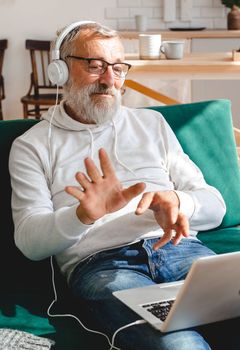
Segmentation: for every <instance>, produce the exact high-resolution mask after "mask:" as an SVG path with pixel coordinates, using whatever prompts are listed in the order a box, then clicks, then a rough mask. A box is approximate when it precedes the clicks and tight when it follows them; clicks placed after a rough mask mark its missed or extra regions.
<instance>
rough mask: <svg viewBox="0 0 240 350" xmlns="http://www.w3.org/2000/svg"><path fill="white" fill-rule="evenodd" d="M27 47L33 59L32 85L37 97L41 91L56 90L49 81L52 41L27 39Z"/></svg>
mask: <svg viewBox="0 0 240 350" xmlns="http://www.w3.org/2000/svg"><path fill="white" fill-rule="evenodd" d="M25 44H26V45H25V47H26V49H27V50H29V53H30V58H31V66H32V72H31V83H32V88H33V91H34V94H35V95H38V94H39V90H40V89H56V87H55V86H54V85H52V84H51V82H50V81H49V79H48V75H47V67H48V65H49V63H50V48H51V41H49V40H31V39H27V40H26V43H25Z"/></svg>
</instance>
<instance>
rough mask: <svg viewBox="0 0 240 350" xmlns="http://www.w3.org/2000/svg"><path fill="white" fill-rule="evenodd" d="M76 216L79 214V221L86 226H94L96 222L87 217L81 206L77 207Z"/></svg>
mask: <svg viewBox="0 0 240 350" xmlns="http://www.w3.org/2000/svg"><path fill="white" fill-rule="evenodd" d="M76 214H77V217H78V220H79V221H81V223H83V224H84V225H93V224H94V220H91V219H90V218H89V217H88V216H87V215H86V213H85V212H84V210H83V209H82V208H81V206H78V207H77V210H76Z"/></svg>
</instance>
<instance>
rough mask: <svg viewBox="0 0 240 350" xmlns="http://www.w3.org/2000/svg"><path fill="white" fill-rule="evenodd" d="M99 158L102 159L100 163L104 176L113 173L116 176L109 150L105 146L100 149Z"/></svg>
mask: <svg viewBox="0 0 240 350" xmlns="http://www.w3.org/2000/svg"><path fill="white" fill-rule="evenodd" d="M99 160H100V165H101V169H102V173H103V176H104V177H108V176H112V175H114V176H115V170H114V168H113V166H112V163H111V161H110V159H109V157H108V155H107V152H106V151H105V149H103V148H100V150H99Z"/></svg>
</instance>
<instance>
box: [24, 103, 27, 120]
mask: <svg viewBox="0 0 240 350" xmlns="http://www.w3.org/2000/svg"><path fill="white" fill-rule="evenodd" d="M23 118H24V119H27V118H28V105H27V104H26V103H24V104H23Z"/></svg>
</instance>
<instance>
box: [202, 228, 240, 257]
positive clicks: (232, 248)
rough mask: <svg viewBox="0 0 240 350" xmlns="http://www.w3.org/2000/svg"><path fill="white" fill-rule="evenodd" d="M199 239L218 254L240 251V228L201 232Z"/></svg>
mask: <svg viewBox="0 0 240 350" xmlns="http://www.w3.org/2000/svg"><path fill="white" fill-rule="evenodd" d="M198 238H199V239H200V240H201V241H202V242H203V243H204V244H206V246H208V247H209V248H210V249H212V250H213V251H214V252H215V253H217V254H223V253H230V252H237V251H239V250H240V226H238V227H229V228H224V229H219V230H217V231H216V230H213V231H205V232H200V233H199V234H198Z"/></svg>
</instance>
